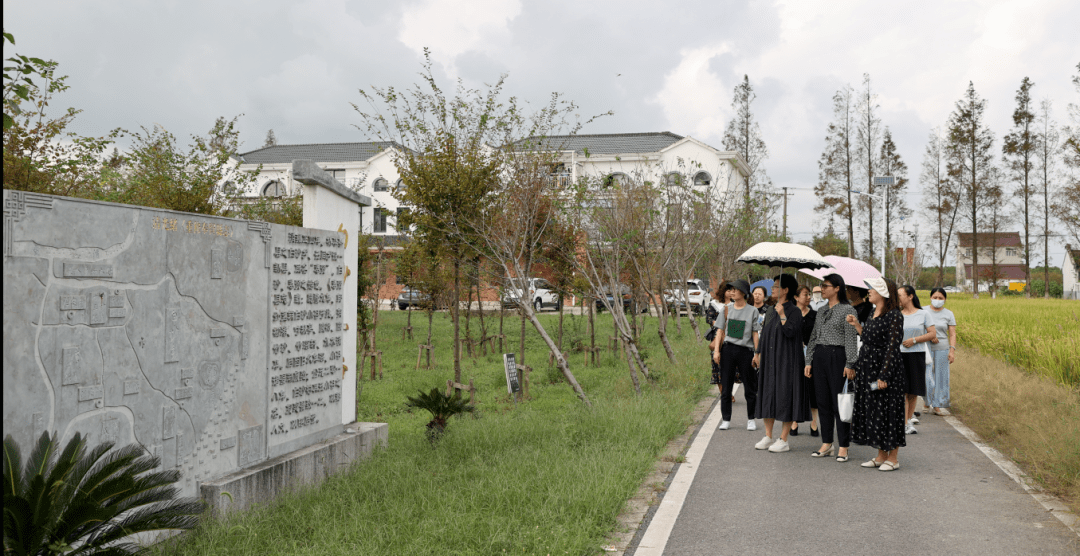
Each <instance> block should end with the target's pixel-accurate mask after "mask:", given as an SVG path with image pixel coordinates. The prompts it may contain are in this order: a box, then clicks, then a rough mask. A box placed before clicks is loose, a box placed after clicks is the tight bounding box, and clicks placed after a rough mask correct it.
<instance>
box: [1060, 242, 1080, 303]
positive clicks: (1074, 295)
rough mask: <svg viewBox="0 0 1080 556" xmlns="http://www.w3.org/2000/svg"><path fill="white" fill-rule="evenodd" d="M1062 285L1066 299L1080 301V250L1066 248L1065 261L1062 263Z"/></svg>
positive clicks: (1069, 246) (1070, 247)
mask: <svg viewBox="0 0 1080 556" xmlns="http://www.w3.org/2000/svg"><path fill="white" fill-rule="evenodd" d="M1061 285H1062V287H1063V289H1064V292H1062V297H1064V298H1065V299H1080V249H1073V248H1072V246H1071V245H1066V246H1065V260H1064V261H1062V262H1061Z"/></svg>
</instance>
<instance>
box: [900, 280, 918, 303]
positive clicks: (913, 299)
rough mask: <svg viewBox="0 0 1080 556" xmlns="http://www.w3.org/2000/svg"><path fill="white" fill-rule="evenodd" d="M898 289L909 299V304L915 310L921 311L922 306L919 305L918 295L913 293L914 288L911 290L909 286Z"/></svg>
mask: <svg viewBox="0 0 1080 556" xmlns="http://www.w3.org/2000/svg"><path fill="white" fill-rule="evenodd" d="M900 288H901V289H902V290H904V293H906V294H907V295H908V297H910V298H911V304H912V305H914V306H915V308H916V309H922V304H921V303H919V294H917V293H915V288H913V287H912V286H911V284H906V285H903V286H900Z"/></svg>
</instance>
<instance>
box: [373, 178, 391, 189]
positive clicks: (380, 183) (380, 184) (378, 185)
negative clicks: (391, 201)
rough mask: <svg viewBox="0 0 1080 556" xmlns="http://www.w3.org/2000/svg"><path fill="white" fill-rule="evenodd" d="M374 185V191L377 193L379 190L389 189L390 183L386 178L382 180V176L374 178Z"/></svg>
mask: <svg viewBox="0 0 1080 556" xmlns="http://www.w3.org/2000/svg"><path fill="white" fill-rule="evenodd" d="M374 185H375V187H374V189H375V192H376V193H378V192H380V191H389V190H390V184H389V183H388V182H387V181H386V180H384V179H382V178H378V179H376V180H375V184H374Z"/></svg>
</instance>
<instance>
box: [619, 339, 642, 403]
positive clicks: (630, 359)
mask: <svg viewBox="0 0 1080 556" xmlns="http://www.w3.org/2000/svg"><path fill="white" fill-rule="evenodd" d="M623 355H625V356H626V365H627V366H628V367H630V382H633V383H634V394H636V395H638V396H640V395H641V381H639V380H638V375H637V365H636V364H635V363H634V355H633V353H631V352H630V342H623Z"/></svg>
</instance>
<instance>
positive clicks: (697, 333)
mask: <svg viewBox="0 0 1080 556" xmlns="http://www.w3.org/2000/svg"><path fill="white" fill-rule="evenodd" d="M682 293H683V301H685V302H686V319H687V320H689V321H690V328H693V329H694V337H695V338H697V341H698V343H701V330H700V329H698V325H697V317H696V315H695V314H694V308H693V307H691V306H690V293H689V290H688V289H687V288H685V287H684V288H683V290H682Z"/></svg>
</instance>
